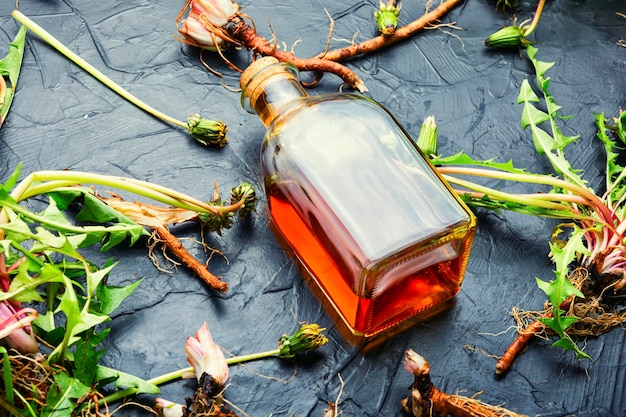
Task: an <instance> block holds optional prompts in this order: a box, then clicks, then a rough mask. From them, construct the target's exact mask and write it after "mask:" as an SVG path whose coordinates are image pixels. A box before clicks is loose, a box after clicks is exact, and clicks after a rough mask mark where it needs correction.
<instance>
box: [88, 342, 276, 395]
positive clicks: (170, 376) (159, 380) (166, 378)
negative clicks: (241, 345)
mask: <svg viewBox="0 0 626 417" xmlns="http://www.w3.org/2000/svg"><path fill="white" fill-rule="evenodd" d="M279 353H280V349H274V350H268V351H265V352H259V353H252V354H249V355H241V356H233V357H232V358H228V359H226V363H227V364H228V365H234V364H236V363H242V362H249V361H253V360H257V359H263V358H268V357H270V356H278V354H279ZM193 371H194V370H193V367H191V366H190V367H187V368H182V369H178V370H176V371H173V372H169V373H166V374H163V375H159V376H157V377H154V378H151V379H148V380H147V381H146V382H148V383H150V384H153V385H157V386H159V385H163V384H166V383H168V382H171V381H174V380H177V379H180V378H182V376H183V375H184V374H187V373H192V372H193ZM137 392H138V389H137V388H134V387H132V388H126V389H123V390H120V391H117V392H114V393H113V394H110V395H107V396H106V397H104V398H102V399H101V400H100V401H98V404H110V403H113V402H115V401H119V400H122V399H124V398H126V397H129V396H132V395H135V394H137Z"/></svg>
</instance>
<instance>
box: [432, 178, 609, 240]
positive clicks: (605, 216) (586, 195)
mask: <svg viewBox="0 0 626 417" xmlns="http://www.w3.org/2000/svg"><path fill="white" fill-rule="evenodd" d="M437 170H438V171H439V172H440V173H441V174H444V175H469V176H474V177H486V178H496V179H502V180H507V181H517V182H525V183H531V184H542V185H550V186H552V187H558V188H562V189H564V190H567V191H569V192H571V193H573V194H575V195H578V196H580V197H582V198H583V199H584V200H586V201H587V205H588V206H589V207H590V208H592V209H593V210H594V211H595V212H596V213H597V214H598V215H599V216H601V220H602V221H604V222H605V223H606V224H607V225H608V226H609V227H610V228H611V229H612V230H613V231H615V225H614V219H615V215H614V213H613V212H612V211H611V210H610V209H609V208H608V207H606V206H605V205H604V203H603V202H602V200H600V198H599V197H598V196H597V195H595V194H594V193H592V192H591V191H589V190H588V189H586V188H584V187H581V186H579V185H576V184H572V183H571V182H568V181H565V180H562V179H559V178H555V177H553V176H551V175H541V174H517V173H512V172H505V171H497V170H490V169H483V168H471V167H451V166H450V167H448V166H444V167H438V168H437Z"/></svg>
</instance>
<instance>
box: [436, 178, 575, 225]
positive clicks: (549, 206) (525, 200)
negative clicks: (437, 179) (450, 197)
mask: <svg viewBox="0 0 626 417" xmlns="http://www.w3.org/2000/svg"><path fill="white" fill-rule="evenodd" d="M443 177H444V178H445V180H446V181H448V182H449V183H451V184H456V185H459V186H461V187H465V188H467V189H470V190H474V191H478V192H479V193H481V194H484V195H488V196H490V197H495V198H497V199H499V200H504V201H510V202H512V203H518V204H524V205H530V206H535V207H539V208H542V209H546V210H551V211H555V212H570V213H571V215H572V216H575V213H574V212H573V211H572V208H571V207H569V206H566V205H564V204H559V203H555V202H552V201H546V200H544V199H540V198H534V197H531V196H530V195H524V196H520V195H517V194H511V193H506V192H503V191H498V190H494V189H492V188H489V187H485V186H482V185H479V184H476V183H473V182H471V181H467V180H462V179H460V178H456V177H453V176H451V175H445V174H444V175H443Z"/></svg>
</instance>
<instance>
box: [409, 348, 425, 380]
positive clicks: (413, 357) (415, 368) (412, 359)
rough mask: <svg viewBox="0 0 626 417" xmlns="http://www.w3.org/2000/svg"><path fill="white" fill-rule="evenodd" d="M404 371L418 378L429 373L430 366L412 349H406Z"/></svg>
mask: <svg viewBox="0 0 626 417" xmlns="http://www.w3.org/2000/svg"><path fill="white" fill-rule="evenodd" d="M404 369H406V370H407V371H408V372H410V373H412V374H413V375H415V376H420V375H425V374H428V373H429V372H430V365H429V364H428V362H426V359H424V358H423V357H422V356H420V355H419V354H418V353H417V352H415V351H414V350H413V349H407V350H406V352H405V354H404Z"/></svg>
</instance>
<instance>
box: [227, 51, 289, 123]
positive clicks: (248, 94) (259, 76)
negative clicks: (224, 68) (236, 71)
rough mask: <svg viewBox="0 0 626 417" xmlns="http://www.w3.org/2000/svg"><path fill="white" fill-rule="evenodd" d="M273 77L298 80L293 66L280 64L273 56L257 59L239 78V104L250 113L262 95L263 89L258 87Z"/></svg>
mask: <svg viewBox="0 0 626 417" xmlns="http://www.w3.org/2000/svg"><path fill="white" fill-rule="evenodd" d="M275 75H280V76H283V77H285V78H288V79H291V80H297V79H298V76H297V69H296V68H295V67H294V66H292V65H290V64H286V63H281V62H280V61H279V60H278V59H276V58H274V57H273V56H265V57H262V58H259V59H257V60H256V61H254V62H253V63H251V64H250V65H249V66H248V67H247V68H246V69H245V70H244V72H243V74H241V77H240V78H239V86H240V87H241V103H242V105H243V107H244V108H245V109H246V110H248V111H250V109H251V108H252V107H254V105H255V103H256V101H257V99H258V97H259V96H260V95H261V94H262V93H263V88H259V87H262V86H263V85H264V84H265V82H266V81H267V80H268V79H269V78H271V77H273V76H275Z"/></svg>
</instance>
